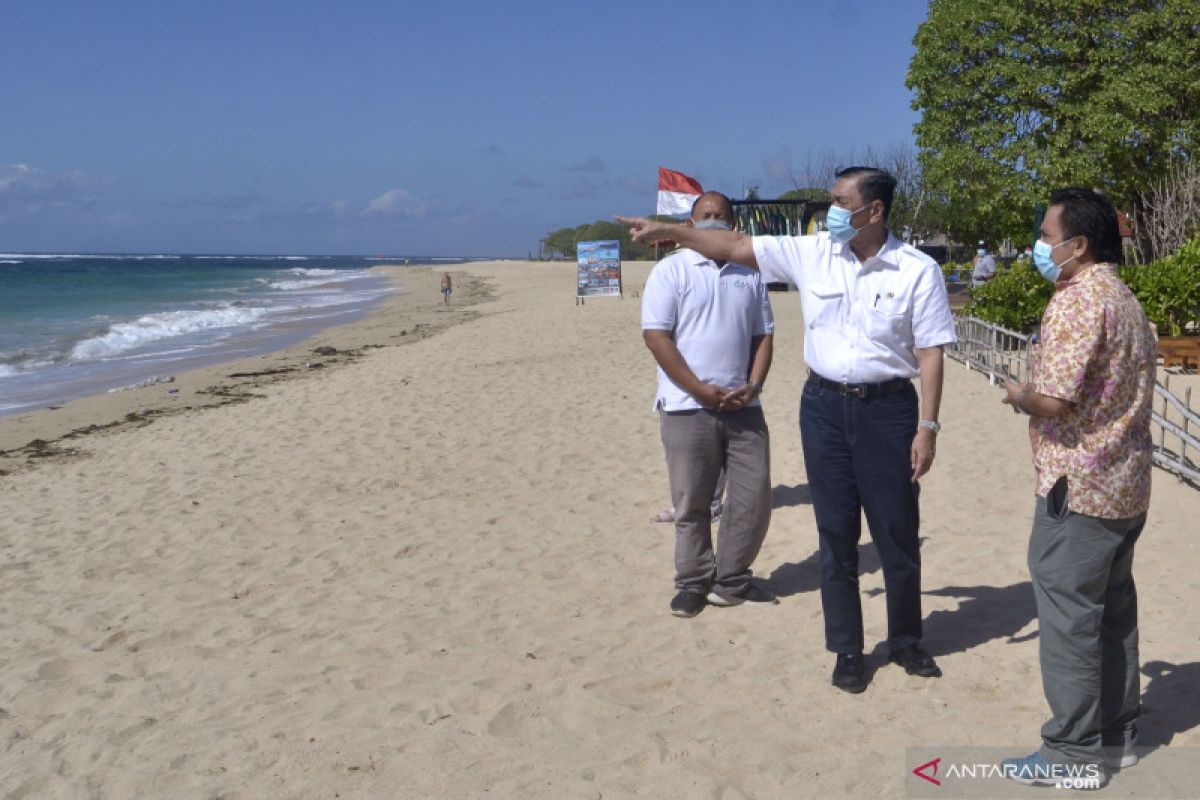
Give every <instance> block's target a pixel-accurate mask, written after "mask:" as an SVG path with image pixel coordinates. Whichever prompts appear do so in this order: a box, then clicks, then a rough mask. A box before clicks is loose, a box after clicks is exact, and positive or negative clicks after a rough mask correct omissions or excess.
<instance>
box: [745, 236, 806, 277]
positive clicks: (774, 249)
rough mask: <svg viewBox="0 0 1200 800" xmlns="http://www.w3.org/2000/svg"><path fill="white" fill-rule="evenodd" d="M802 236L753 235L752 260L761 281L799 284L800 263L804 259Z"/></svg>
mask: <svg viewBox="0 0 1200 800" xmlns="http://www.w3.org/2000/svg"><path fill="white" fill-rule="evenodd" d="M805 238H806V237H803V236H755V237H753V238H752V239H751V240H750V241H751V243H752V244H753V245H754V260H755V261H756V262H758V271H759V273H760V274H761V275H762V279H763V283H793V284H795V285H796V286H800V285H801V284H800V279H799V277H800V276H799V272H800V264H801V262H802V261H803V259H804V241H803V240H804V239H805Z"/></svg>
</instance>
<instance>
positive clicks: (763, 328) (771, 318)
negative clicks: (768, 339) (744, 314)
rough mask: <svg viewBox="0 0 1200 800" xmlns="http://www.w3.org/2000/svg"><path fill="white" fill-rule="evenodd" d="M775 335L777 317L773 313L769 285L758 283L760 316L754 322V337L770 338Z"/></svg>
mask: <svg viewBox="0 0 1200 800" xmlns="http://www.w3.org/2000/svg"><path fill="white" fill-rule="evenodd" d="M773 333H775V315H774V314H773V313H771V298H770V297H769V296H768V292H767V284H766V283H764V282H763V281H761V280H760V281H759V282H758V314H757V318H756V319H755V320H754V335H755V336H769V335H770V334H773Z"/></svg>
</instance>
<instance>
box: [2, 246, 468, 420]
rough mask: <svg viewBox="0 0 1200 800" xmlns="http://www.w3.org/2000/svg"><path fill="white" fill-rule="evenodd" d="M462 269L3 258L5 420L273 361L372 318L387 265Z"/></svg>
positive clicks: (311, 259)
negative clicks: (257, 357) (269, 357)
mask: <svg viewBox="0 0 1200 800" xmlns="http://www.w3.org/2000/svg"><path fill="white" fill-rule="evenodd" d="M406 261H407V262H409V263H414V264H420V263H425V264H429V263H455V262H461V261H463V259H429V258H405V257H403V256H401V257H398V258H384V257H363V256H205V255H169V254H166V255H108V254H104V255H87V254H65V253H59V254H47V253H0V416H2V415H6V414H16V413H21V412H23V411H29V410H31V409H35V408H43V407H46V406H50V405H54V404H59V403H62V402H65V401H67V400H71V399H73V398H76V397H82V396H85V395H89V394H95V393H99V392H103V391H109V390H112V389H117V388H120V387H123V386H129V385H134V384H137V383H142V382H146V381H152V380H156V379H159V380H161V379H163V378H166V377H168V376H170V375H172V374H173V373H175V372H178V371H181V370H183V369H189V368H194V367H197V366H202V365H205V364H212V363H217V362H220V361H226V360H230V359H233V358H240V357H242V356H246V355H253V354H256V353H264V352H269V351H271V350H275V349H278V348H281V347H285V346H287V345H289V344H292V343H294V342H296V341H299V340H300V339H302V338H304V337H305V336H308V335H311V334H312V333H314V332H315V331H316V330H319V329H320V328H323V327H327V326H329V325H335V324H340V323H342V322H347V321H350V320H352V319H354V318H356V317H358V316H361V315H362V314H363V313H364V312H365V311H366V310H367V309H369V308H370V307H371V305H373V304H374V303H376V302H378V301H379V300H380V299H382V298H383V297H384V296H386V295H387V294H388V293H389V292H390V291H391V284H390V282H389V281H388V280H387V278H386V276H384V275H382V274H380V273H379V272H377V271H371V270H370V267H371V266H373V265H375V264H379V263H392V264H395V263H405V262H406Z"/></svg>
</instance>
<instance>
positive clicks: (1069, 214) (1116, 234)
mask: <svg viewBox="0 0 1200 800" xmlns="http://www.w3.org/2000/svg"><path fill="white" fill-rule="evenodd" d="M1050 205H1051V206H1062V229H1063V241H1064V242H1065V241H1066V240H1068V239H1073V238H1075V237H1076V236H1085V237H1087V240H1088V247H1089V248H1090V249H1091V251H1092V258H1094V259H1095V260H1096V261H1098V262H1103V263H1109V264H1117V263H1120V260H1121V226H1120V225H1119V224H1118V223H1117V210H1116V209H1115V208H1113V204H1112V203H1110V202H1108V198H1107V197H1105V196H1104V195H1102V194H1100V193H1099V192H1093V191H1092V190H1091V189H1078V188H1075V187H1073V186H1072V187H1068V188H1066V189H1059V190H1058V191H1056V192H1055V193H1054V194H1052V195H1050Z"/></svg>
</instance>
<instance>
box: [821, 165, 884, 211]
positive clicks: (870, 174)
mask: <svg viewBox="0 0 1200 800" xmlns="http://www.w3.org/2000/svg"><path fill="white" fill-rule="evenodd" d="M834 178H839V179H840V178H858V181H857V183H858V193H859V195H861V196H862V199H863V202H864V203H873V202H875V201H876V200H882V201H883V218H884V220H886V219H887V217H888V212H889V211H891V210H892V197H893V196H895V194H896V179H895V178H894V177H892V173H890V172H887V171H886V170H882V169H879V168H878V167H846V168H845V169H842V170H838V172H837V174H836V175H834ZM851 210H852V211H853V209H851Z"/></svg>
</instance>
